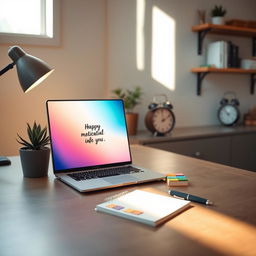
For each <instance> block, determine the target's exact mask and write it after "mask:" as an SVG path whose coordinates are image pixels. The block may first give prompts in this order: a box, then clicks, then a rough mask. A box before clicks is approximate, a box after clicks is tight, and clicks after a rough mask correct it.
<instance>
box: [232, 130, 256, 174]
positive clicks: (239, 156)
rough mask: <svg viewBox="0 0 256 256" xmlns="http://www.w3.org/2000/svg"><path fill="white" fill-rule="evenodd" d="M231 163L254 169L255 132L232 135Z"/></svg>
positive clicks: (255, 167)
mask: <svg viewBox="0 0 256 256" xmlns="http://www.w3.org/2000/svg"><path fill="white" fill-rule="evenodd" d="M231 165H232V166H234V167H238V168H242V169H246V170H251V171H256V134H244V135H235V136H232V155H231Z"/></svg>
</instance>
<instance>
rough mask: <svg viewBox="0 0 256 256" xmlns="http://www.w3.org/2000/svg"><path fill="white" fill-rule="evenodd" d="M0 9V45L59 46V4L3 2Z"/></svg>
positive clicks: (49, 1) (51, 1)
mask: <svg viewBox="0 0 256 256" xmlns="http://www.w3.org/2000/svg"><path fill="white" fill-rule="evenodd" d="M0 6H1V8H0V43H5V44H6V43H8V44H10V43H14V44H35V45H57V44H58V43H59V33H58V31H59V28H58V27H59V0H22V1H21V0H0Z"/></svg>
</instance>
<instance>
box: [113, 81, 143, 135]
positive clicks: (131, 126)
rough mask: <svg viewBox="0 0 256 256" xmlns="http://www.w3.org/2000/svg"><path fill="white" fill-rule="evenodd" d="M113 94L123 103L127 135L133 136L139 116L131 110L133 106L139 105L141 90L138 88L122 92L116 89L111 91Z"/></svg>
mask: <svg viewBox="0 0 256 256" xmlns="http://www.w3.org/2000/svg"><path fill="white" fill-rule="evenodd" d="M113 93H114V94H115V96H116V97H118V98H120V99H122V100H123V101H124V108H125V112H126V114H125V116H126V122H127V129H128V134H129V135H135V134H136V133H137V126H138V117H139V114H138V113H136V112H133V110H134V108H135V106H137V105H138V104H139V103H140V100H141V94H142V92H141V88H140V87H139V86H137V87H135V88H134V90H129V89H127V90H123V89H120V88H118V89H115V90H113Z"/></svg>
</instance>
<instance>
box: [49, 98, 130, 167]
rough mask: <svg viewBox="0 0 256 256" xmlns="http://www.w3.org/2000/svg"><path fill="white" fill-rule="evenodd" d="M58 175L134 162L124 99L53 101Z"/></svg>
mask: <svg viewBox="0 0 256 256" xmlns="http://www.w3.org/2000/svg"><path fill="white" fill-rule="evenodd" d="M47 113H48V124H49V131H50V137H51V148H52V160H53V169H54V171H55V172H61V171H68V170H72V171H73V170H74V169H79V170H80V169H86V168H92V167H103V166H109V165H119V164H127V163H131V154H130V147H129V141H128V136H127V128H126V120H125V114H124V106H123V101H122V100H49V101H47Z"/></svg>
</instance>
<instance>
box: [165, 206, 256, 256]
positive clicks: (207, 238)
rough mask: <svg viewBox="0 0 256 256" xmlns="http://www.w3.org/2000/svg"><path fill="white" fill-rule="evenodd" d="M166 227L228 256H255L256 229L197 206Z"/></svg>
mask: <svg viewBox="0 0 256 256" xmlns="http://www.w3.org/2000/svg"><path fill="white" fill-rule="evenodd" d="M167 226H169V227H170V228H172V229H175V230H177V231H178V232H180V233H182V234H184V235H186V236H187V237H189V238H190V239H192V240H195V241H197V242H199V243H202V244H203V245H205V246H207V247H209V248H212V249H214V250H216V251H219V252H221V253H224V254H226V255H229V256H231V255H232V256H245V255H246V256H255V255H256V248H255V242H256V228H255V227H254V226H251V225H249V224H246V223H244V222H242V221H239V220H236V219H234V218H232V217H229V216H226V215H223V214H220V213H217V212H215V211H213V210H211V209H207V208H204V207H201V206H195V207H193V208H191V209H189V210H188V211H185V212H183V213H182V214H180V215H179V216H177V217H176V218H174V219H172V220H171V221H169V222H168V223H167Z"/></svg>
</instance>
